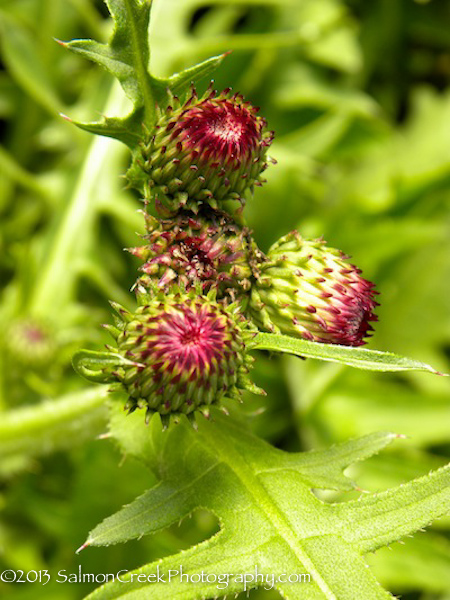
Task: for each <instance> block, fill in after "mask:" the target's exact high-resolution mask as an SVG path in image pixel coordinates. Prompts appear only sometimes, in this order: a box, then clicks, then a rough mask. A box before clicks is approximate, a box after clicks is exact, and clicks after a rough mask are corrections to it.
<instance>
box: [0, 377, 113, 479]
mask: <svg viewBox="0 0 450 600" xmlns="http://www.w3.org/2000/svg"><path fill="white" fill-rule="evenodd" d="M107 394H108V389H107V387H106V386H96V387H95V388H89V389H87V390H84V391H81V392H76V393H72V394H68V395H67V396H63V397H62V398H61V399H59V400H47V401H46V402H42V403H41V404H39V405H37V406H31V407H24V408H19V409H16V410H12V411H9V412H7V413H4V414H3V415H2V419H1V422H0V459H1V461H2V463H3V464H2V470H4V467H5V464H8V462H9V463H11V462H14V461H17V460H19V459H29V458H31V457H33V456H39V455H43V454H49V453H50V452H54V451H56V450H65V449H70V448H72V447H73V446H75V445H79V444H80V443H81V442H84V441H86V440H89V439H92V438H94V437H95V436H98V435H99V434H100V433H102V432H104V431H105V430H106V423H107V411H106V408H105V406H104V403H105V400H106V398H107Z"/></svg>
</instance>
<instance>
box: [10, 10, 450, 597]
mask: <svg viewBox="0 0 450 600" xmlns="http://www.w3.org/2000/svg"><path fill="white" fill-rule="evenodd" d="M152 10H153V20H152V57H151V62H152V68H153V70H154V72H155V73H156V74H157V75H162V76H168V75H170V74H172V73H173V72H174V71H177V70H180V69H182V68H186V67H188V66H191V65H193V64H194V63H196V62H197V61H199V60H200V59H205V58H208V57H209V56H211V55H213V54H217V53H220V52H224V51H227V50H230V49H231V50H233V54H232V55H231V56H230V57H229V58H228V59H227V60H226V61H225V62H224V63H223V64H222V66H221V67H220V69H219V71H218V72H217V76H216V86H217V87H218V88H224V87H228V86H229V85H232V86H233V88H234V89H236V90H239V91H241V92H242V93H243V94H244V95H245V96H246V97H247V98H248V99H249V100H251V101H252V102H253V103H254V104H256V105H259V106H261V114H263V115H264V116H266V117H267V119H268V121H269V125H270V127H271V129H274V130H275V132H276V141H275V142H274V145H273V147H272V152H271V154H272V155H273V156H274V157H275V158H276V159H277V161H278V164H277V165H276V166H273V167H271V168H270V169H269V170H268V171H267V179H268V183H267V184H266V185H265V186H264V187H263V188H261V189H258V190H257V192H256V193H255V197H254V198H253V200H251V201H249V202H248V205H247V208H246V216H247V219H248V221H249V223H250V225H251V227H252V228H253V230H254V233H255V237H256V238H257V241H258V242H259V244H260V245H261V247H262V249H263V250H264V249H267V248H268V247H269V245H270V244H271V243H272V242H273V241H275V240H276V239H277V238H278V237H279V236H280V235H283V234H285V233H286V232H287V231H288V230H290V229H292V228H294V227H298V229H299V230H300V232H301V233H302V234H303V235H305V236H311V237H314V236H320V235H323V236H324V237H325V239H326V240H327V241H328V242H329V243H330V245H332V246H333V247H338V248H341V249H342V250H343V251H344V252H346V253H349V254H351V255H352V257H353V260H354V261H355V263H357V264H358V266H360V267H361V268H362V269H363V271H364V274H365V276H366V277H367V278H369V279H371V280H372V281H375V282H376V284H377V288H378V289H379V291H380V292H381V296H380V298H381V306H380V308H379V310H378V314H379V318H380V322H379V324H378V326H377V330H376V334H375V336H374V338H373V339H372V341H371V342H370V347H372V348H378V349H382V350H390V351H393V352H398V353H400V354H405V355H407V356H411V357H413V358H416V359H418V360H421V361H426V362H429V363H431V364H432V365H433V366H435V367H436V368H438V369H439V370H441V371H447V372H448V371H449V370H450V365H449V356H450V301H449V298H450V218H449V216H450V210H449V209H450V86H449V82H450V80H449V75H450V29H449V28H448V23H449V19H450V5H449V4H448V3H447V2H445V1H439V0H430V1H428V2H427V1H421V2H419V1H417V2H414V1H413V0H378V2H370V3H368V2H364V1H363V0H347V1H344V0H246V1H245V0H242V1H240V0H239V1H238V0H232V1H230V0H228V1H225V0H215V1H211V0H210V1H201V0H154V6H153V9H152ZM110 29H111V23H110V20H109V19H108V14H107V10H106V8H105V7H104V5H103V4H102V2H101V1H100V0H98V1H97V0H95V1H94V0H0V52H1V55H0V60H1V70H0V124H1V138H2V146H0V215H1V222H0V279H1V281H2V284H3V289H2V293H1V305H0V343H1V350H0V352H1V354H0V410H1V411H4V412H5V415H4V423H5V424H6V425H7V426H8V427H7V426H6V425H5V426H3V429H2V427H1V426H0V434H1V437H0V452H1V453H2V454H3V458H4V460H3V461H2V463H1V466H0V475H1V484H0V485H1V487H0V507H1V508H2V521H1V523H0V571H2V570H3V569H9V568H11V569H17V568H20V569H23V570H28V569H41V568H47V569H49V571H50V572H52V573H57V572H58V571H59V570H60V569H67V571H68V572H69V571H74V570H76V569H77V568H78V565H79V564H81V565H82V569H83V571H86V572H94V573H95V572H102V573H111V572H116V571H117V570H120V569H131V568H135V567H138V566H140V565H141V564H143V563H144V562H149V561H150V560H153V559H156V558H159V557H161V556H165V555H168V554H171V553H173V552H175V551H177V550H179V549H182V548H187V547H189V546H190V545H191V544H192V543H195V542H197V541H199V540H200V539H204V538H206V537H208V536H209V535H210V534H211V533H212V532H213V531H215V530H216V529H217V523H216V522H215V520H214V518H212V517H211V516H210V515H209V514H207V513H195V514H194V515H193V517H192V518H191V519H190V520H186V521H184V522H183V523H182V524H181V525H180V527H173V528H171V529H170V530H168V531H166V532H164V533H160V534H157V535H155V536H152V537H146V538H142V539H141V540H138V541H134V542H129V543H128V544H127V545H122V546H114V547H110V548H98V549H88V550H85V551H84V552H83V553H82V554H81V555H79V556H76V555H75V554H74V550H75V549H76V548H77V547H78V546H79V545H80V544H81V543H82V542H83V541H84V539H85V538H86V535H87V532H88V531H89V530H90V529H92V527H93V526H94V525H96V524H97V522H98V521H100V520H101V519H102V518H104V517H105V516H107V515H108V514H110V513H112V512H114V511H116V510H118V509H119V508H120V507H121V506H122V505H123V504H124V503H126V502H129V501H131V500H132V499H133V498H134V497H135V496H136V495H137V494H138V493H140V492H141V491H143V490H144V489H147V488H148V487H149V485H151V484H152V481H151V480H149V475H148V472H147V471H145V470H144V469H143V468H142V467H141V466H140V465H139V464H138V463H134V462H133V461H132V460H125V461H124V462H123V464H122V465H121V466H120V467H119V466H118V464H119V462H120V461H121V458H120V456H119V453H118V452H117V451H116V450H115V449H114V447H113V446H112V445H111V444H109V443H108V442H107V441H105V440H98V439H95V436H96V435H98V434H101V433H102V432H103V431H104V430H105V427H106V425H105V424H106V416H105V414H104V412H103V411H102V408H101V407H99V405H98V403H95V402H92V405H90V404H89V398H86V397H85V396H84V394H85V392H83V387H84V383H83V382H82V381H81V380H79V379H78V378H77V377H76V376H75V374H74V373H73V372H72V368H71V366H70V357H71V354H72V353H73V351H74V350H75V349H76V348H78V347H80V346H81V345H82V344H83V345H85V346H86V345H88V346H89V345H91V346H92V347H93V346H94V345H96V346H98V345H99V343H102V342H106V336H105V335H104V334H103V333H102V332H101V331H100V328H99V327H98V324H99V323H100V322H104V321H107V320H108V318H109V317H108V315H109V310H108V302H107V301H108V299H113V300H115V301H119V302H123V303H124V304H126V305H130V303H131V296H130V295H129V294H128V292H127V290H128V289H129V288H130V286H131V285H132V283H133V281H134V279H135V272H136V269H137V267H138V264H137V262H136V261H135V260H134V259H133V258H132V257H131V255H129V254H128V253H126V252H123V250H122V249H123V248H124V247H127V246H134V245H136V243H137V241H138V238H137V236H136V235H135V234H134V232H142V223H141V221H142V219H141V218H140V217H139V215H138V214H137V210H138V209H139V207H140V203H139V199H138V198H137V197H136V196H135V195H134V194H133V193H132V192H130V191H129V190H125V189H123V183H122V180H121V179H120V175H121V174H122V173H123V172H124V171H125V168H126V165H127V161H128V155H127V151H126V149H125V148H124V147H122V146H121V145H120V144H119V143H117V142H114V141H112V140H107V139H104V138H98V139H93V136H91V135H89V134H87V133H85V132H82V131H80V130H77V129H76V128H75V127H74V126H73V125H71V124H70V123H68V122H66V121H65V120H64V119H62V118H61V117H60V116H59V113H60V112H63V113H66V114H69V115H70V116H71V117H73V118H76V119H77V120H92V118H93V115H94V118H95V115H100V114H104V113H107V114H108V115H110V114H111V112H112V113H114V112H115V113H116V114H120V113H123V111H124V109H125V108H126V106H127V104H126V100H124V98H123V97H122V93H121V91H120V90H119V89H118V88H117V87H116V85H115V84H113V83H112V81H111V79H110V78H109V77H108V76H107V75H105V74H104V73H102V72H101V71H100V69H98V68H97V67H95V66H93V65H91V64H89V63H88V62H87V61H85V60H83V59H82V58H80V57H77V56H75V55H72V54H70V53H68V52H66V51H65V50H64V49H63V48H61V47H60V46H59V45H58V44H57V43H55V38H56V39H63V40H67V39H72V38H77V37H94V38H96V39H98V40H101V41H105V40H106V39H107V38H108V36H109V33H110ZM205 85H206V83H205ZM27 349H28V351H27ZM281 374H282V375H281ZM255 379H256V380H257V383H258V385H261V386H262V387H264V388H265V389H266V390H267V392H268V397H267V399H265V400H264V403H263V404H264V405H265V408H266V410H265V411H264V412H263V413H261V414H260V410H259V409H260V408H261V407H262V401H261V400H259V399H258V400H255V399H253V398H250V397H249V399H248V401H247V403H246V407H245V410H246V412H247V413H248V415H249V417H248V418H249V420H250V421H251V424H252V427H253V429H254V430H255V431H256V432H257V433H258V434H259V435H261V436H263V437H265V438H266V439H269V440H270V441H271V442H273V443H274V444H276V445H277V446H279V447H281V448H284V449H287V450H299V449H309V448H321V447H325V446H327V445H329V444H331V443H333V442H336V441H341V440H345V439H348V438H349V437H354V436H358V435H363V434H365V433H369V432H373V431H378V430H391V431H396V432H400V433H404V434H406V435H407V436H408V439H407V440H405V441H404V442H403V443H402V444H396V445H395V448H393V449H392V450H389V451H385V452H384V453H383V454H381V455H380V456H377V457H374V458H372V459H370V460H369V461H367V462H366V463H364V464H362V465H359V466H358V467H355V468H354V469H355V471H354V473H353V472H352V476H353V478H356V479H357V481H358V482H359V483H360V485H361V487H363V488H364V489H368V490H371V491H378V490H382V489H386V488H388V487H389V486H392V485H397V484H399V483H402V482H405V481H407V480H409V479H411V478H413V477H415V476H419V475H423V474H425V473H427V472H428V471H429V470H431V469H432V468H435V467H437V466H439V465H441V464H443V463H445V462H448V457H449V454H450V427H449V423H450V403H449V399H450V394H449V392H450V387H449V382H448V380H447V379H445V378H439V377H431V376H429V375H427V374H421V373H405V374H397V375H388V374H377V373H367V372H364V373H363V372H360V371H357V370H353V369H350V368H346V367H342V366H338V365H334V364H327V363H319V362H317V361H311V360H307V361H301V360H298V359H296V358H293V357H289V358H286V357H283V358H272V359H270V358H268V357H267V356H261V359H260V360H258V361H257V368H256V374H255ZM61 397H63V398H66V401H67V403H68V406H72V404H71V399H72V402H75V404H76V403H80V406H85V404H83V403H86V406H87V407H88V408H87V409H86V410H89V411H92V414H94V413H95V418H93V419H92V420H91V421H90V426H89V427H86V426H85V425H84V424H83V421H82V419H81V416H80V415H81V414H82V411H81V410H80V411H79V414H78V416H77V417H76V419H75V422H76V423H77V426H75V427H71V426H70V423H72V422H73V421H72V420H71V419H72V418H73V414H70V415H69V413H68V416H67V421H64V419H65V418H66V417H65V415H62V416H61V415H60V416H61V427H62V428H63V431H64V435H63V436H60V437H61V440H60V442H58V443H53V442H52V443H50V442H49V443H47V444H45V439H46V438H45V437H44V436H42V435H41V438H42V439H40V441H36V436H38V435H39V434H38V431H37V430H36V431H31V430H30V433H29V435H30V443H29V444H27V445H25V446H18V447H15V446H14V444H12V445H11V442H10V440H9V438H8V437H7V435H9V434H7V432H8V431H11V427H13V425H11V423H9V422H8V414H7V412H6V411H8V410H11V409H18V408H20V407H22V408H23V410H32V408H33V407H34V406H37V405H39V404H40V403H41V402H43V401H45V402H50V403H51V402H52V401H57V400H59V399H60V398H61ZM74 399H75V400H74ZM70 410H72V409H70ZM69 412H70V411H69ZM75 412H76V411H75ZM77 419H78V421H77ZM80 419H81V421H80ZM64 427H66V428H65V429H64ZM44 432H45V434H46V435H48V440H50V441H51V440H52V439H53V438H52V433H51V428H50V425H49V426H48V431H47V430H45V429H44ZM349 497H350V494H346V495H345V498H346V499H347V498H349ZM327 498H330V499H333V500H338V499H339V496H337V495H331V494H328V495H327ZM449 526H450V520H448V519H447V520H441V521H440V522H438V523H437V524H436V525H435V526H434V528H433V531H431V532H428V534H427V535H422V534H419V535H416V536H415V537H414V538H413V539H411V540H408V541H407V542H406V543H405V545H399V544H397V545H395V546H394V547H393V548H392V549H386V550H382V551H379V552H378V553H377V554H375V555H373V556H371V557H370V563H371V565H373V568H374V570H375V572H376V574H377V577H378V578H379V580H380V581H381V582H382V583H383V584H384V585H385V586H386V587H388V589H390V590H391V591H392V592H394V593H399V594H402V598H404V599H408V600H415V599H417V600H418V599H420V600H445V599H446V598H448V597H450V581H449V578H448V573H449V572H450V568H449V567H450V541H449V539H448V537H449ZM92 587H93V586H92V585H89V584H86V585H82V584H79V585H70V584H66V585H63V584H54V583H50V584H48V585H47V586H46V587H43V588H42V591H40V592H39V593H41V594H42V597H44V596H45V598H50V599H51V598H58V599H61V600H66V599H67V600H71V599H78V598H82V597H83V596H84V595H85V594H86V593H88V592H89V591H90V590H91V589H92ZM0 592H1V593H8V595H9V596H10V597H11V598H14V599H15V600H22V599H24V600H25V599H27V598H31V597H36V588H35V587H34V586H31V585H16V586H7V587H6V584H1V583H0ZM250 596H251V597H252V598H257V597H264V598H269V599H270V598H275V597H278V596H277V595H276V594H274V593H273V592H263V591H257V592H253V593H251V594H250Z"/></svg>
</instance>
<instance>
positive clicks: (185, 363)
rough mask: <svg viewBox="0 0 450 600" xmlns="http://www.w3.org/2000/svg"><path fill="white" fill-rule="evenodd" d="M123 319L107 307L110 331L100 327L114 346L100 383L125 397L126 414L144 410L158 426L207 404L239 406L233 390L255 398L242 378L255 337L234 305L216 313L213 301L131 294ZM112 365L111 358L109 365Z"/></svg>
mask: <svg viewBox="0 0 450 600" xmlns="http://www.w3.org/2000/svg"><path fill="white" fill-rule="evenodd" d="M138 300H139V304H140V305H139V307H138V308H137V310H136V311H135V312H134V313H130V312H128V311H127V310H125V309H124V308H122V307H121V306H119V305H113V307H114V308H115V310H116V311H117V313H118V315H119V320H118V322H117V327H111V326H107V329H108V330H109V331H110V332H111V333H112V335H113V337H114V338H115V340H116V348H110V347H108V350H109V351H110V352H111V355H110V356H111V358H110V359H108V360H109V362H110V363H114V360H117V364H116V366H113V367H111V366H108V367H107V368H106V371H105V378H104V380H105V381H110V382H116V383H119V384H120V385H119V387H120V388H122V389H124V390H125V391H126V392H127V394H128V398H129V399H128V402H127V404H126V408H127V409H128V410H129V411H130V412H132V411H134V410H135V409H136V408H144V409H145V410H146V413H147V419H148V418H150V416H151V415H152V414H153V413H155V412H158V413H160V415H161V417H162V420H163V423H164V424H168V422H169V420H170V417H179V416H180V414H185V415H188V416H190V417H191V419H192V417H193V412H194V411H198V410H200V411H201V412H203V413H204V414H205V415H206V416H207V415H208V414H209V407H210V406H211V405H212V404H215V405H218V404H220V402H221V401H222V400H223V399H224V398H239V397H240V390H242V389H251V390H252V391H259V388H256V386H253V384H251V382H250V380H249V378H248V375H247V373H248V371H249V368H250V366H251V363H252V361H253V359H252V358H250V356H249V354H248V350H249V349H250V348H251V346H252V339H253V337H254V336H255V329H254V328H253V326H252V325H250V324H249V323H248V321H246V320H245V319H244V318H243V317H242V315H241V313H240V311H239V309H238V306H237V305H229V306H228V307H226V308H225V307H223V306H222V305H220V304H218V303H217V302H216V301H215V299H214V295H213V294H212V293H211V294H209V295H208V296H202V295H199V294H198V291H194V290H193V291H191V292H190V293H186V292H181V291H180V292H178V291H173V292H171V293H166V294H163V293H161V292H158V293H157V294H156V295H153V297H152V296H150V295H147V293H140V294H138ZM115 357H116V358H115Z"/></svg>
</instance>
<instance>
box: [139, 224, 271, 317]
mask: <svg viewBox="0 0 450 600" xmlns="http://www.w3.org/2000/svg"><path fill="white" fill-rule="evenodd" d="M146 224H147V231H148V235H146V236H145V239H146V241H147V244H146V245H144V246H140V247H137V248H131V249H130V252H132V253H133V254H134V255H135V256H138V257H139V258H140V259H141V260H143V261H145V264H144V265H143V266H142V267H141V268H140V270H141V271H142V272H143V273H144V275H142V276H141V277H140V278H139V279H138V281H137V285H138V286H140V287H144V288H147V289H149V288H150V287H151V286H152V285H153V284H154V283H155V282H157V286H158V288H159V289H162V290H164V291H166V292H167V291H169V290H170V288H171V287H172V286H173V285H174V284H176V285H178V286H180V287H183V288H184V289H186V290H190V289H193V288H196V287H197V286H198V285H201V290H202V293H206V292H208V291H209V290H210V289H215V290H216V292H217V299H219V300H221V299H225V300H226V301H227V302H234V301H236V300H238V301H239V302H240V303H241V306H243V305H246V303H247V302H248V298H249V292H250V288H251V285H252V281H253V280H254V279H255V278H257V277H258V273H259V264H260V263H261V262H262V260H263V255H262V253H261V252H260V251H259V250H258V248H257V246H256V244H255V242H254V241H253V239H252V237H251V234H250V231H249V230H248V229H247V228H245V227H240V226H238V225H237V224H236V223H235V222H234V221H233V220H232V219H231V218H230V217H228V216H227V215H225V214H218V213H213V212H211V213H207V214H202V215H200V214H198V215H195V216H194V215H192V213H191V214H189V213H181V214H179V215H177V216H176V217H175V218H173V219H168V220H160V221H159V220H157V219H154V218H153V217H150V216H148V215H146Z"/></svg>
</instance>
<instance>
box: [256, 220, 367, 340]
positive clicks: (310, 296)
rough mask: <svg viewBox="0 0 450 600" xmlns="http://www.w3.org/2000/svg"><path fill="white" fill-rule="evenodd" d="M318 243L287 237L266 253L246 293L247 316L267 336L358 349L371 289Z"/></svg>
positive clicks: (336, 254)
mask: <svg viewBox="0 0 450 600" xmlns="http://www.w3.org/2000/svg"><path fill="white" fill-rule="evenodd" d="M347 258H348V257H346V256H345V255H344V254H343V253H342V252H340V251H339V250H335V249H333V248H329V247H327V246H326V245H325V242H324V241H322V240H313V241H310V240H304V239H302V237H301V236H300V235H299V234H298V233H297V232H296V231H293V232H291V233H289V234H288V235H286V236H285V237H283V238H281V239H280V240H279V241H278V242H276V243H275V244H274V245H273V246H272V247H271V248H270V250H269V253H268V255H267V259H268V261H267V262H266V263H265V264H263V265H261V277H260V278H259V280H258V281H257V282H256V283H255V285H254V286H253V288H252V295H251V300H250V304H249V312H250V314H251V316H252V318H253V320H254V322H255V323H256V324H257V325H258V326H259V327H261V328H263V329H266V330H268V331H272V332H277V333H283V334H287V335H292V336H295V337H302V338H304V339H306V340H312V341H316V342H324V343H329V344H341V345H345V346H361V345H363V344H364V343H365V342H364V340H363V338H365V337H367V336H369V335H371V334H370V332H371V331H372V330H373V327H372V326H371V324H370V322H371V321H376V320H377V317H376V316H375V315H374V314H373V310H374V308H375V306H377V305H378V302H375V300H374V294H376V293H377V292H376V291H374V289H373V288H374V284H373V283H370V282H369V281H367V280H365V279H363V278H362V277H361V276H360V273H361V270H360V269H358V268H356V267H355V266H354V265H351V264H349V263H348V262H346V259H347Z"/></svg>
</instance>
